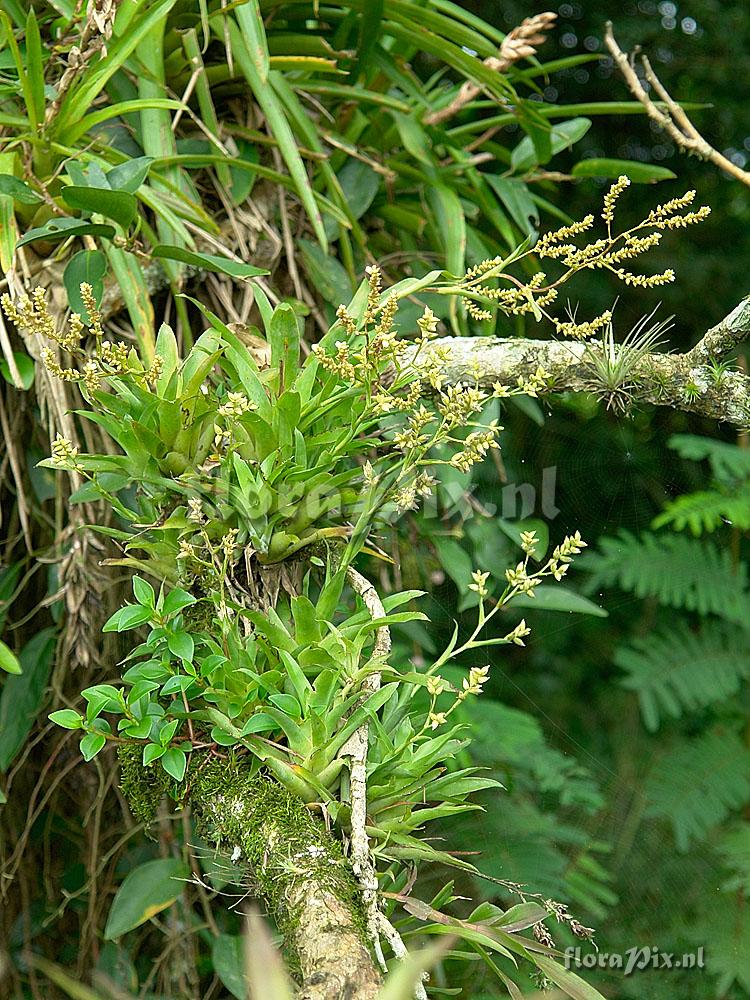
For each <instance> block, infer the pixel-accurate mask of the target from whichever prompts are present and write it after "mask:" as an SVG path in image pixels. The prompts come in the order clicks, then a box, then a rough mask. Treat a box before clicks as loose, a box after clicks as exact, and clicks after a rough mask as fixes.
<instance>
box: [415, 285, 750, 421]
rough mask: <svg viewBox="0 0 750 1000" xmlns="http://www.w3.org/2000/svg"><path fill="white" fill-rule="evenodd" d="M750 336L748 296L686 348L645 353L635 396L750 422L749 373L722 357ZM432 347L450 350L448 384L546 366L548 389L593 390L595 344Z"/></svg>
mask: <svg viewBox="0 0 750 1000" xmlns="http://www.w3.org/2000/svg"><path fill="white" fill-rule="evenodd" d="M748 334H750V297H748V298H746V299H744V300H743V301H742V302H741V303H740V304H739V305H738V306H737V307H736V308H735V309H734V310H733V311H732V312H731V313H730V314H729V315H728V316H726V317H725V318H724V319H723V320H722V321H721V322H720V323H718V324H717V325H716V326H714V327H712V328H711V329H710V330H709V331H708V332H707V333H706V334H705V335H704V336H703V337H702V338H701V340H700V341H699V342H698V343H697V344H696V345H695V347H693V348H692V349H691V350H690V351H688V352H686V353H685V354H661V353H647V354H644V355H643V357H642V358H640V360H639V362H638V364H637V365H636V366H635V368H634V370H633V371H632V372H630V378H631V382H632V385H631V394H632V397H633V399H634V400H638V401H641V402H646V403H654V404H656V405H659V406H670V407H672V408H673V409H675V410H683V411H686V412H689V413H697V414H699V415H701V416H704V417H710V418H712V419H714V420H722V421H726V422H727V423H730V424H735V425H736V426H740V427H744V426H747V425H748V424H750V378H748V376H746V375H744V374H743V373H742V372H740V371H732V370H728V369H727V368H726V367H725V366H724V364H723V362H724V361H725V360H726V358H727V356H728V355H729V354H730V353H731V352H732V351H733V350H734V349H735V348H736V347H737V345H738V344H739V343H741V342H742V341H743V340H744V339H745V338H746V337H747V336H748ZM435 348H438V349H444V350H445V351H446V357H445V360H444V361H442V365H441V367H442V373H443V376H444V380H445V383H447V384H450V385H455V384H456V383H457V382H462V383H464V384H478V385H479V386H480V387H484V388H491V387H492V386H493V385H494V384H495V383H500V384H501V385H503V386H509V387H510V386H517V385H518V384H519V382H525V381H527V380H528V379H530V378H531V377H532V376H533V375H534V373H535V372H536V371H537V370H538V369H539V368H542V369H544V371H545V372H547V373H549V376H550V378H549V379H548V386H549V391H550V392H590V391H592V389H594V391H596V386H595V385H593V384H592V371H591V366H590V365H589V363H588V361H587V359H588V358H589V357H590V356H591V352H592V351H595V350H596V349H597V345H596V343H595V342H593V343H592V342H588V343H585V342H582V341H572V340H558V341H553V340H519V339H518V338H514V339H508V340H504V339H498V338H494V337H465V338H464V337H443V338H440V339H438V340H435V341H432V344H431V349H433V350H434V349H435ZM407 360H408V358H407ZM603 388H604V387H603Z"/></svg>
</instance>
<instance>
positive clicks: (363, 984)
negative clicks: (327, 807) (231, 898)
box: [189, 759, 382, 1000]
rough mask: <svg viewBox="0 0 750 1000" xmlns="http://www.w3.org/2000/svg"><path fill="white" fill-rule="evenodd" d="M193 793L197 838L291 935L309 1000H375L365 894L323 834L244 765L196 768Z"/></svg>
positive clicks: (296, 803) (294, 801) (300, 808)
mask: <svg viewBox="0 0 750 1000" xmlns="http://www.w3.org/2000/svg"><path fill="white" fill-rule="evenodd" d="M189 786H190V793H189V799H190V804H191V807H192V810H193V815H194V817H195V820H196V823H197V826H198V830H199V833H200V834H201V836H203V837H204V838H205V839H206V840H207V841H209V842H210V843H212V844H214V845H216V847H217V848H218V849H219V850H220V851H221V852H222V853H225V854H227V855H229V856H230V857H231V858H232V860H233V861H235V862H236V863H238V864H242V865H243V866H245V867H246V870H247V871H248V878H249V881H250V888H251V889H252V891H253V892H254V893H256V894H257V895H258V896H259V898H261V899H262V900H263V901H264V902H265V904H266V905H267V907H268V909H269V911H270V912H271V914H272V915H273V917H274V919H275V920H276V923H277V924H278V926H279V928H280V930H281V931H282V932H283V934H284V937H285V942H286V946H287V949H288V951H289V955H290V961H291V963H292V964H293V965H294V964H296V965H297V966H298V968H299V976H298V978H299V980H300V993H299V996H300V998H301V1000H374V998H375V997H376V996H377V993H378V989H379V987H380V985H381V983H382V979H381V975H380V972H379V971H378V969H377V968H376V965H375V962H374V960H373V956H372V954H371V952H370V950H369V948H368V946H367V944H366V939H367V930H366V925H367V921H366V915H365V912H364V909H363V906H362V894H361V888H360V886H359V885H358V883H357V879H356V878H355V875H354V872H353V871H352V868H351V865H350V863H349V861H348V860H347V859H346V858H345V857H344V854H343V851H342V849H341V846H340V844H339V843H338V841H336V840H335V839H334V838H333V837H332V836H331V835H330V833H328V831H327V830H326V828H325V826H324V824H323V823H322V822H320V821H319V820H317V819H316V818H315V817H313V816H312V815H311V814H310V812H309V810H308V809H307V808H306V807H305V805H304V804H303V803H302V802H301V801H300V800H299V799H298V798H297V797H296V796H294V795H292V794H291V793H290V792H288V791H286V789H284V788H283V787H282V786H281V785H279V784H278V783H277V782H276V781H274V780H273V779H272V778H270V777H267V776H265V775H262V774H260V775H259V774H256V775H253V776H250V775H249V774H248V773H247V771H246V770H245V768H244V767H243V766H242V764H241V762H239V761H236V760H231V759H230V760H229V761H216V760H204V761H203V762H201V763H198V764H197V765H196V766H195V769H194V772H193V773H192V774H191V775H190V781H189Z"/></svg>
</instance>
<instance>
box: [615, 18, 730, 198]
mask: <svg viewBox="0 0 750 1000" xmlns="http://www.w3.org/2000/svg"><path fill="white" fill-rule="evenodd" d="M604 41H605V42H606V44H607V48H608V49H609V51H610V52H611V53H612V58H613V59H614V60H615V63H616V64H617V67H618V69H619V70H620V72H621V73H622V75H623V77H624V78H625V82H626V83H627V85H628V89H629V90H630V92H631V94H632V95H633V97H635V98H636V100H638V101H640V103H641V104H642V105H643V108H644V110H645V112H646V114H647V115H648V116H649V118H650V119H651V120H652V121H654V122H656V124H657V125H659V126H660V127H661V128H663V129H664V131H665V132H666V133H667V135H668V136H669V137H670V138H671V139H672V141H673V142H674V143H675V145H676V146H677V147H678V148H679V149H682V150H684V151H685V152H686V153H690V154H693V155H695V156H699V157H700V158H701V159H702V160H708V161H710V162H711V163H713V164H715V165H716V166H717V167H719V168H720V169H721V170H723V171H725V172H726V173H728V174H730V175H731V176H732V177H734V178H735V180H738V181H740V182H741V183H742V184H747V185H748V186H750V172H748V171H747V170H743V169H742V167H739V166H737V164H736V163H733V162H732V161H731V160H729V159H728V158H727V157H726V156H724V154H723V153H720V152H719V151H718V149H714V147H713V146H712V145H711V144H710V143H709V142H708V141H707V140H706V139H704V137H703V136H702V135H701V133H700V132H699V131H698V129H697V128H696V127H695V125H693V123H692V122H691V120H690V118H689V117H688V115H687V114H686V113H685V111H684V109H683V108H681V107H680V105H679V104H678V103H677V101H675V100H674V98H673V97H672V96H671V95H670V94H669V92H668V91H667V89H666V87H665V86H664V84H663V83H662V82H661V80H660V79H659V77H658V76H657V75H656V73H655V72H654V68H653V66H652V65H651V62H650V61H649V58H648V56H646V55H643V54H642V53H640V63H641V67H642V68H643V75H644V77H645V79H646V81H647V83H648V84H649V86H650V87H651V88H652V90H653V91H654V93H655V94H656V95H657V96H658V97H659V99H660V101H661V102H662V104H661V105H657V104H656V103H655V102H654V101H653V100H652V98H651V97H650V96H649V94H648V92H647V91H646V88H645V87H644V86H643V84H642V83H641V80H640V78H639V76H638V74H637V73H636V70H635V53H633V55H631V57H630V58H628V56H627V55H626V54H625V53H624V52H623V51H622V49H621V48H620V46H619V45H618V44H617V40H616V39H615V35H614V31H613V29H612V22H611V21H607V26H606V29H605V32H604Z"/></svg>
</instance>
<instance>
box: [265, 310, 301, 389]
mask: <svg viewBox="0 0 750 1000" xmlns="http://www.w3.org/2000/svg"><path fill="white" fill-rule="evenodd" d="M268 339H269V341H270V343H271V366H272V367H273V368H278V369H279V371H281V372H282V374H283V385H284V386H289V385H291V384H292V382H293V381H294V377H295V375H296V374H297V370H298V368H299V350H300V337H299V325H298V323H297V317H296V315H295V312H294V309H292V307H291V306H290V305H288V304H287V303H282V304H281V305H280V306H277V307H276V308H275V309H274V311H273V315H272V316H271V329H270V331H269V337H268ZM280 388H281V387H280Z"/></svg>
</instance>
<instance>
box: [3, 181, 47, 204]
mask: <svg viewBox="0 0 750 1000" xmlns="http://www.w3.org/2000/svg"><path fill="white" fill-rule="evenodd" d="M0 194H7V195H9V197H11V198H12V199H13V201H18V202H20V203H21V204H22V205H36V204H37V202H40V201H41V200H42V197H41V195H38V194H37V193H36V191H33V190H32V189H31V188H30V187H29V185H28V184H27V183H26V182H25V181H22V180H21V179H20V178H19V177H14V176H13V174H0Z"/></svg>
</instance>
